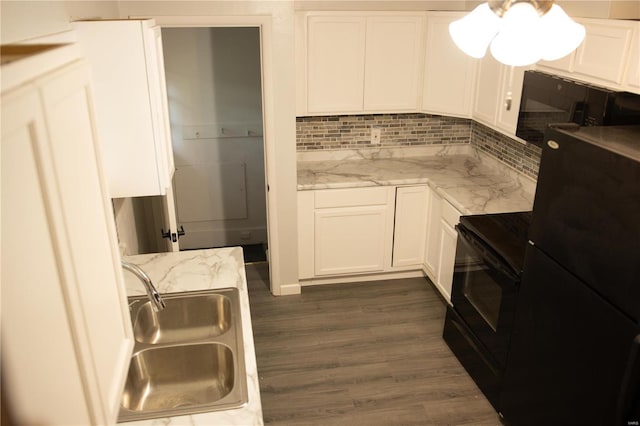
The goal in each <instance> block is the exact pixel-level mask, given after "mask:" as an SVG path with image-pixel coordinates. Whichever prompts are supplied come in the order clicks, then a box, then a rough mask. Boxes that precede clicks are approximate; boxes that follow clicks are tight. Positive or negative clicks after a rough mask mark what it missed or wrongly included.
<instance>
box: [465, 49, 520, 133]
mask: <svg viewBox="0 0 640 426" xmlns="http://www.w3.org/2000/svg"><path fill="white" fill-rule="evenodd" d="M526 69H527V68H526V67H511V66H507V65H503V64H501V63H499V62H498V61H496V60H495V59H494V58H493V56H491V54H490V53H487V55H486V56H485V57H484V58H482V60H481V61H480V65H479V67H478V72H477V77H476V90H475V99H474V106H473V118H474V119H476V120H478V121H480V122H481V123H483V124H486V125H488V126H490V127H493V128H495V129H496V130H499V131H500V132H502V133H505V134H507V135H508V136H511V137H515V133H516V126H517V124H518V110H519V108H520V99H521V97H522V84H523V81H524V72H525V70H526Z"/></svg>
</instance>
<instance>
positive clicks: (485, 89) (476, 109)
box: [473, 54, 504, 125]
mask: <svg viewBox="0 0 640 426" xmlns="http://www.w3.org/2000/svg"><path fill="white" fill-rule="evenodd" d="M502 67H504V65H501V64H500V62H498V61H496V60H495V59H494V58H493V56H491V54H487V55H486V56H485V57H484V58H482V60H481V61H480V64H479V67H478V74H477V77H476V90H475V96H474V103H473V118H474V119H476V120H478V121H480V122H482V123H484V124H488V125H495V122H496V114H497V112H498V96H499V95H502V94H501V93H500V88H501V86H502V85H501V82H500V75H501V70H502Z"/></svg>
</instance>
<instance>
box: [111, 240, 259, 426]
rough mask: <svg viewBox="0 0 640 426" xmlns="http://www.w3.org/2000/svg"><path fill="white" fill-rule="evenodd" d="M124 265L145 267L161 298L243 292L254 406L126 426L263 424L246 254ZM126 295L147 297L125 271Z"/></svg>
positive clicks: (181, 256) (190, 254) (230, 251)
mask: <svg viewBox="0 0 640 426" xmlns="http://www.w3.org/2000/svg"><path fill="white" fill-rule="evenodd" d="M124 260H126V261H128V262H131V263H134V264H136V265H138V266H140V267H141V268H142V269H143V270H144V271H145V272H146V273H147V275H149V277H150V278H151V280H152V281H153V283H154V285H155V286H156V288H157V289H158V291H159V292H160V293H161V294H164V293H175V292H183V291H192V290H208V289H216V288H225V287H237V288H238V289H239V290H240V308H241V315H242V336H243V339H244V359H245V367H246V371H247V390H248V394H249V402H248V403H247V404H246V405H245V406H244V407H241V408H237V409H231V410H224V411H212V412H208V413H198V414H193V415H183V416H176V417H168V418H159V419H150V420H140V421H133V422H127V423H121V424H126V425H148V426H151V425H153V426H159V425H196V426H197V425H203V426H204V425H206V426H210V425H225V426H227V425H229V426H232V425H242V426H250V425H263V424H264V423H263V419H262V404H261V402H260V386H259V383H258V368H257V364H256V354H255V348H254V343H253V330H252V327H251V315H250V310H249V295H248V290H247V278H246V275H245V269H244V259H243V256H242V249H241V248H239V247H231V248H219V249H207V250H190V251H182V252H174V253H154V254H143V255H137V256H125V257H124ZM124 277H125V285H126V289H127V294H128V295H129V296H133V295H143V294H145V291H144V287H143V286H142V283H140V282H139V281H138V279H137V278H136V277H135V276H134V275H133V274H131V273H129V272H127V271H125V272H124Z"/></svg>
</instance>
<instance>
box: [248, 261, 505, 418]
mask: <svg viewBox="0 0 640 426" xmlns="http://www.w3.org/2000/svg"><path fill="white" fill-rule="evenodd" d="M247 279H248V284H249V298H250V302H251V317H252V324H253V332H254V340H255V347H256V355H257V362H258V373H259V376H260V393H261V398H262V409H263V415H264V421H265V423H266V424H273V425H353V426H355V425H413V424H415V425H499V424H500V421H499V419H498V415H497V414H496V412H495V411H494V410H493V408H492V407H491V405H490V404H489V402H488V401H487V400H486V399H485V398H484V396H483V395H482V393H481V392H480V390H479V389H478V388H477V386H476V385H475V383H474V382H473V381H472V380H471V378H470V377H469V376H468V375H467V373H466V372H465V370H464V368H463V367H462V366H461V365H460V363H459V362H458V360H457V359H456V358H455V357H454V355H453V354H452V353H451V351H450V350H449V348H448V347H447V345H446V344H445V343H444V341H443V340H442V327H443V321H444V312H445V308H444V305H443V303H442V302H441V300H440V299H439V298H438V296H437V295H436V293H435V291H434V290H433V289H432V288H431V285H430V284H429V282H428V281H427V280H425V279H423V278H414V279H402V280H393V281H378V282H372V283H356V284H336V285H324V286H315V287H304V288H303V290H302V294H301V295H296V296H286V297H273V296H271V295H270V293H269V291H268V272H267V264H266V263H262V264H250V265H247Z"/></svg>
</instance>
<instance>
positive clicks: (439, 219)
mask: <svg viewBox="0 0 640 426" xmlns="http://www.w3.org/2000/svg"><path fill="white" fill-rule="evenodd" d="M460 215H461V214H460V212H459V211H458V210H457V209H456V208H455V207H453V206H452V205H451V204H450V203H449V202H448V201H446V200H443V199H442V198H441V197H440V196H439V195H438V194H436V193H435V191H432V192H431V194H430V200H429V218H428V226H427V239H426V244H425V246H426V249H425V257H424V271H425V273H426V274H427V276H428V277H429V278H430V279H431V281H432V282H433V283H434V284H435V286H436V288H437V289H438V291H440V293H441V294H442V297H443V298H444V299H445V300H446V301H447V302H450V301H451V284H452V282H453V268H454V263H455V256H456V243H457V239H458V233H457V232H456V230H455V226H456V225H457V224H458V222H459V220H460Z"/></svg>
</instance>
